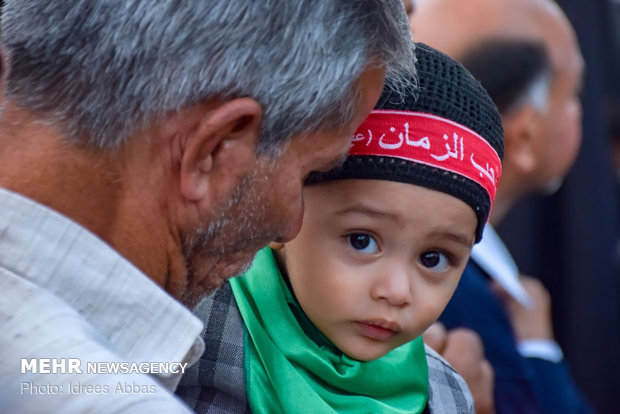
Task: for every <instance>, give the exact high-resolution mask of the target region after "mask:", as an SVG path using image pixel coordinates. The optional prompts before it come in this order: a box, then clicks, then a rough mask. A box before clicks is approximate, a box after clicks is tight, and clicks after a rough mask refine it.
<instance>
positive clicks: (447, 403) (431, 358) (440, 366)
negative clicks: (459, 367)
mask: <svg viewBox="0 0 620 414" xmlns="http://www.w3.org/2000/svg"><path fill="white" fill-rule="evenodd" d="M424 348H425V350H426V362H427V364H428V388H429V396H428V407H429V410H430V412H431V413H474V412H475V409H474V399H473V397H472V395H471V392H470V391H469V388H468V387H467V384H466V383H465V380H464V379H463V378H462V377H461V376H460V375H459V374H458V373H457V372H456V371H455V370H454V368H452V366H450V364H449V363H448V362H447V361H446V360H445V359H443V358H442V357H441V356H440V355H439V354H438V353H437V352H435V351H433V350H432V349H431V348H430V347H428V346H426V345H425V346H424Z"/></svg>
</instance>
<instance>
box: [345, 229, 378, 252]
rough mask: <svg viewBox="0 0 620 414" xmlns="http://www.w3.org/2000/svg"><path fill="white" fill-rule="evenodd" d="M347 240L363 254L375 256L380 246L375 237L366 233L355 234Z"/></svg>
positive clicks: (350, 235)
mask: <svg viewBox="0 0 620 414" xmlns="http://www.w3.org/2000/svg"><path fill="white" fill-rule="evenodd" d="M347 240H348V242H349V244H350V245H351V247H353V248H354V249H355V250H358V251H360V252H362V253H367V254H373V253H377V251H378V250H379V246H378V245H377V241H376V240H375V239H374V237H372V236H369V235H368V234H364V233H353V234H349V235H348V236H347Z"/></svg>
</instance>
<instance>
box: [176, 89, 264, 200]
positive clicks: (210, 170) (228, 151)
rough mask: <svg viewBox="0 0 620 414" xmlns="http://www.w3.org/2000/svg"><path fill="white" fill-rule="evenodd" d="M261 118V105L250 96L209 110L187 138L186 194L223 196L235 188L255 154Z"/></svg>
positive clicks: (184, 156) (182, 168)
mask: <svg viewBox="0 0 620 414" xmlns="http://www.w3.org/2000/svg"><path fill="white" fill-rule="evenodd" d="M261 118H262V109H261V107H260V105H259V104H258V102H256V101H255V100H253V99H250V98H240V99H235V100H232V101H229V102H226V103H224V104H222V105H220V106H217V107H216V108H215V109H212V110H210V111H208V112H205V114H204V117H202V118H201V119H200V120H199V122H198V124H197V126H196V127H195V128H193V129H192V130H191V132H190V133H189V135H188V136H187V138H186V139H185V142H184V146H183V150H182V154H181V160H180V161H181V164H180V186H181V187H180V188H181V193H182V195H183V197H185V198H186V199H187V200H190V201H199V200H203V199H205V197H213V198H215V199H219V197H221V196H225V193H229V192H230V191H231V190H232V188H233V187H234V186H235V185H236V184H237V182H238V178H239V177H240V176H242V175H243V174H244V173H245V172H246V171H247V170H248V166H250V165H252V160H253V159H254V158H255V154H256V146H257V143H258V139H259V135H260V134H259V132H260V124H261Z"/></svg>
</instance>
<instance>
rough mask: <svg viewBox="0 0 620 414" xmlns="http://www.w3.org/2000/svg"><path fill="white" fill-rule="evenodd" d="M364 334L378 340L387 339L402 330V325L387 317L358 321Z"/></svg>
mask: <svg viewBox="0 0 620 414" xmlns="http://www.w3.org/2000/svg"><path fill="white" fill-rule="evenodd" d="M357 324H358V326H359V327H360V329H361V331H362V335H364V336H366V337H368V338H371V339H375V340H378V341H385V340H388V339H390V338H391V337H393V336H394V335H396V334H398V333H399V332H400V331H401V328H400V325H399V324H398V323H396V322H393V321H387V320H385V319H374V320H369V321H363V322H358V323H357Z"/></svg>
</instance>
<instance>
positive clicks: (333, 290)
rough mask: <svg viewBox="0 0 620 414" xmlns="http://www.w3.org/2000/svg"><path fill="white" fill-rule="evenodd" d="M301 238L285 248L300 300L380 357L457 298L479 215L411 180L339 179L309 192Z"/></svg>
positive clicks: (328, 328) (321, 320) (319, 321)
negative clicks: (402, 181) (458, 286)
mask: <svg viewBox="0 0 620 414" xmlns="http://www.w3.org/2000/svg"><path fill="white" fill-rule="evenodd" d="M304 200H305V213H304V222H303V225H302V228H301V232H300V233H299V235H298V236H297V237H296V238H295V239H294V240H293V241H291V242H290V243H287V244H286V245H285V246H284V248H283V249H282V250H280V259H281V260H282V261H283V264H284V265H285V266H286V269H287V271H288V274H289V277H290V281H291V284H292V286H293V290H294V292H295V295H296V297H297V299H298V300H299V303H300V305H301V307H302V308H303V309H304V311H305V312H306V314H307V315H308V317H309V318H310V319H311V320H312V322H313V323H314V325H315V326H316V327H318V328H319V329H320V330H321V332H323V334H325V335H326V336H327V337H328V338H329V339H330V340H331V341H332V342H333V343H334V344H335V345H336V346H337V347H338V348H339V349H340V350H341V351H343V352H344V353H345V354H347V355H349V356H350V357H352V358H355V359H358V360H362V361H368V360H374V359H377V358H379V357H381V356H383V355H385V354H386V353H388V352H389V351H391V350H392V349H394V348H397V347H398V346H400V345H403V344H404V343H406V342H409V341H411V340H413V339H414V338H416V337H417V336H419V335H421V334H422V332H424V330H426V328H427V327H428V326H430V325H431V323H433V322H434V321H435V320H436V319H437V318H438V317H439V315H440V314H441V312H442V311H443V309H444V307H445V306H446V305H447V303H448V301H449V300H450V298H451V297H452V294H453V293H454V290H455V289H456V286H457V283H458V281H459V279H460V277H461V273H462V272H463V269H464V267H465V265H466V263H467V260H468V258H469V253H470V251H471V247H472V245H473V243H474V233H475V229H476V224H477V219H476V216H475V214H474V211H473V210H472V209H471V207H469V206H468V205H467V204H465V203H464V202H462V201H461V200H459V199H457V198H455V197H452V196H450V195H447V194H445V193H441V192H438V191H433V190H429V189H427V188H424V187H419V186H415V185H411V184H403V183H397V182H392V181H380V180H338V181H333V182H328V183H324V184H318V185H313V186H309V187H306V188H305V189H304Z"/></svg>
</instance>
